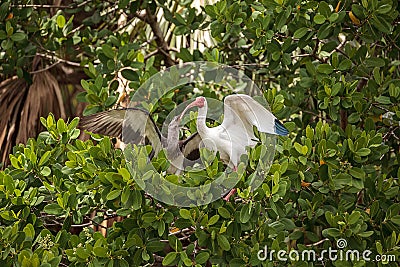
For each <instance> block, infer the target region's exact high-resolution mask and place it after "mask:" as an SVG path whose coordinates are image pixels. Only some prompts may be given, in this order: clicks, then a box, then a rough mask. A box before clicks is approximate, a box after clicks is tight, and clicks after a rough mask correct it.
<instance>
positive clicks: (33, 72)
mask: <svg viewBox="0 0 400 267" xmlns="http://www.w3.org/2000/svg"><path fill="white" fill-rule="evenodd" d="M60 63H61V61H59V60H58V61H56V62H55V63H53V64H51V65H50V66H47V67H45V68H43V69H40V70H35V71H30V72H29V73H30V74H35V73H39V72H43V71H46V70H49V69H51V68H53V67H55V66H57V65H58V64H60Z"/></svg>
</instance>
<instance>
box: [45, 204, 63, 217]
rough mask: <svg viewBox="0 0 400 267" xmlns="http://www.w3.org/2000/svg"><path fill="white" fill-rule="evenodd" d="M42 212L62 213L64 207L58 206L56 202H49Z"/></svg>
mask: <svg viewBox="0 0 400 267" xmlns="http://www.w3.org/2000/svg"><path fill="white" fill-rule="evenodd" d="M44 212H46V213H48V214H52V215H61V214H62V213H64V209H63V208H62V207H60V205H58V204H55V203H51V204H47V205H46V206H45V207H44Z"/></svg>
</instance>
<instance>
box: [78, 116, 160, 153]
mask: <svg viewBox="0 0 400 267" xmlns="http://www.w3.org/2000/svg"><path fill="white" fill-rule="evenodd" d="M80 126H81V128H82V129H84V130H87V131H89V132H93V133H97V134H102V135H107V136H113V137H117V138H119V139H121V140H122V142H124V143H125V144H151V146H152V147H153V150H154V152H155V153H156V154H157V153H158V152H159V151H160V149H161V147H162V145H161V139H162V136H161V133H160V131H159V129H158V128H157V126H156V124H155V123H154V121H153V119H152V118H151V116H150V114H149V113H148V112H147V111H145V110H142V109H139V108H126V109H113V110H108V111H103V112H99V113H96V114H92V115H89V116H86V117H83V118H81V121H80Z"/></svg>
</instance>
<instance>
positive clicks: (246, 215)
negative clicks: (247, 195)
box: [239, 203, 252, 223]
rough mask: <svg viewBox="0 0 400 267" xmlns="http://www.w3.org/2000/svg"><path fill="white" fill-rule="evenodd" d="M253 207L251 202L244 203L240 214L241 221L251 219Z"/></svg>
mask: <svg viewBox="0 0 400 267" xmlns="http://www.w3.org/2000/svg"><path fill="white" fill-rule="evenodd" d="M251 208H252V205H251V203H247V204H245V205H243V207H242V209H241V210H240V216H239V219H240V222H241V223H247V222H248V221H249V220H250V218H251Z"/></svg>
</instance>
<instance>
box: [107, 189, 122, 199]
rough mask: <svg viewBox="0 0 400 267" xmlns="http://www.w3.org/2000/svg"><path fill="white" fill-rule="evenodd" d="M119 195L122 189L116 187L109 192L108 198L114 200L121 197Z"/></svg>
mask: <svg viewBox="0 0 400 267" xmlns="http://www.w3.org/2000/svg"><path fill="white" fill-rule="evenodd" d="M119 195H121V190H119V189H116V190H113V191H111V192H110V193H108V194H107V197H106V198H107V200H113V199H116V198H117V197H119Z"/></svg>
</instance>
